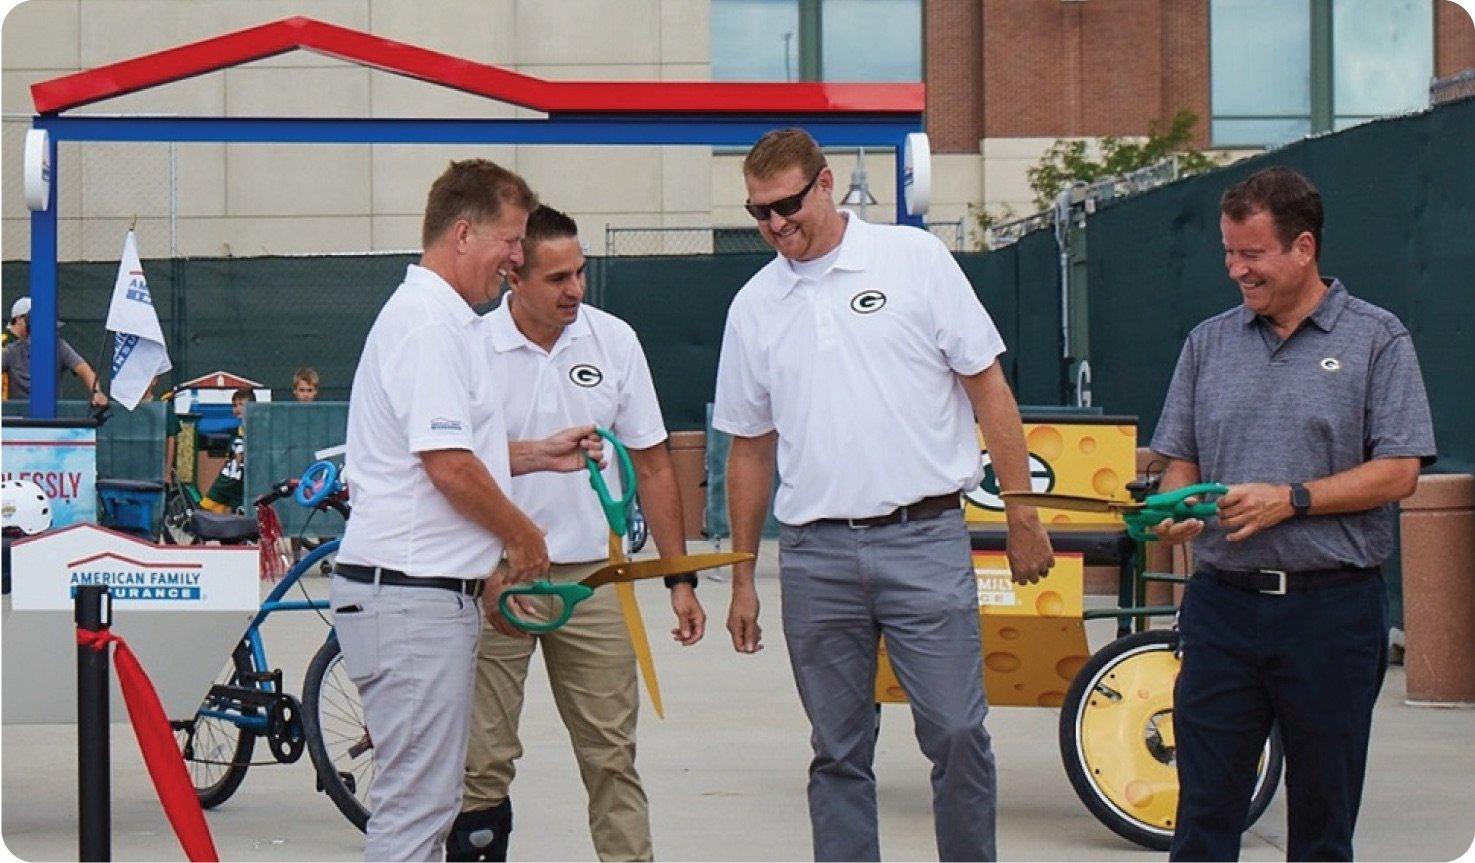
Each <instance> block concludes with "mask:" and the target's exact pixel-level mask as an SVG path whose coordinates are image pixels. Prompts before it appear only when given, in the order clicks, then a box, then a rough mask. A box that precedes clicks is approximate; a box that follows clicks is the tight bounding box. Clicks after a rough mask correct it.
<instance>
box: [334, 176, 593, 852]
mask: <svg viewBox="0 0 1475 863" xmlns="http://www.w3.org/2000/svg"><path fill="white" fill-rule="evenodd" d="M536 205H537V198H536V197H535V196H534V195H533V193H532V191H531V190H530V189H529V188H528V187H527V184H526V183H524V182H523V180H522V178H520V177H518V176H517V175H516V174H513V173H511V172H510V171H507V170H504V169H503V168H500V167H498V166H497V165H495V164H493V163H491V162H488V161H486V160H484V159H469V160H466V161H462V162H452V163H451V165H450V167H449V168H448V169H447V170H446V171H445V173H443V174H442V175H441V176H440V178H439V179H437V180H436V181H435V183H434V185H432V186H431V189H430V196H429V199H428V201H427V202H426V209H425V222H424V227H423V229H422V237H423V243H424V247H425V248H424V252H423V254H422V255H421V258H420V263H419V265H418V266H416V265H412V266H410V268H409V270H408V272H407V273H406V274H405V280H404V283H403V284H401V285H400V286H399V288H398V290H396V291H395V292H394V294H393V295H392V296H391V297H390V298H389V301H388V302H386V303H385V304H384V308H383V309H381V310H380V312H379V316H378V317H377V318H376V319H375V321H374V326H373V327H372V328H371V329H370V331H369V336H368V340H367V341H366V342H365V344H364V352H363V355H362V356H361V357H360V359H359V365H358V370H357V371H356V372H355V374H354V379H353V390H352V392H351V394H350V395H349V403H348V452H347V455H346V461H347V464H348V465H349V467H350V470H351V476H352V488H353V517H352V518H351V519H349V521H348V527H347V530H346V531H345V533H344V537H343V545H342V547H341V549H340V550H339V552H338V561H337V566H336V569H335V572H334V578H333V580H332V585H331V588H330V603H331V606H332V608H333V615H334V624H335V626H336V628H337V633H338V640H339V642H340V644H341V645H342V647H343V665H344V668H345V670H346V671H347V672H348V675H349V677H350V678H351V679H352V680H353V682H354V683H355V684H356V685H357V686H358V689H359V694H360V696H361V697H362V699H363V705H364V716H365V719H366V721H367V724H368V728H369V735H370V736H371V737H372V738H373V741H374V762H375V768H376V776H375V780H374V784H373V786H372V787H371V788H370V790H369V805H370V809H371V811H372V813H373V814H372V815H371V816H370V818H369V826H368V831H367V834H368V835H367V838H366V841H365V845H364V857H365V859H367V860H439V859H441V853H442V849H443V847H444V841H445V836H446V834H447V833H448V832H449V830H450V827H451V822H452V821H453V820H454V819H455V817H456V812H457V810H458V808H459V804H460V799H461V764H462V762H463V760H464V759H465V755H466V732H467V726H468V722H469V720H470V714H471V691H472V674H473V667H474V664H475V657H476V637H477V634H478V633H479V632H480V629H481V627H480V622H481V615H480V613H479V611H480V610H479V608H478V606H477V601H476V600H477V597H479V596H480V595H481V593H482V590H483V585H484V579H485V578H486V577H487V575H488V574H489V573H491V572H492V570H493V568H494V567H496V566H497V562H498V561H499V560H500V559H501V558H502V556H503V552H504V551H505V552H506V557H507V575H506V578H508V579H510V580H512V581H526V580H528V579H531V578H533V577H535V576H539V575H542V574H543V573H545V572H547V570H548V553H547V550H546V548H545V546H544V543H543V537H542V532H541V531H540V530H539V529H538V527H537V525H535V524H534V523H533V522H532V521H531V520H530V519H529V518H528V517H527V516H526V515H524V514H523V513H522V512H521V511H519V510H518V509H517V507H516V506H514V505H513V504H512V502H511V501H510V500H509V499H508V498H507V497H506V495H504V494H503V492H502V489H503V488H506V487H507V486H508V485H509V483H510V482H511V478H512V475H514V474H519V473H528V472H531V471H535V470H561V471H573V470H578V469H581V468H582V466H583V460H584V453H585V452H589V453H591V454H593V455H595V456H596V457H599V454H600V452H601V451H600V448H599V447H598V439H597V438H592V437H591V434H592V432H593V428H592V427H590V426H584V427H582V428H574V429H567V430H565V431H563V432H560V433H559V434H556V435H553V436H551V437H549V438H547V439H545V440H541V441H531V442H519V443H514V444H512V445H511V446H510V447H509V445H508V441H507V433H506V428H505V420H504V417H503V415H502V413H501V402H500V400H499V398H498V395H497V391H496V382H495V381H493V379H492V377H491V376H490V375H489V374H488V373H487V370H486V367H485V365H484V363H483V362H482V360H481V357H482V343H481V339H482V334H481V331H482V329H483V323H484V322H483V320H482V318H480V317H479V316H478V315H477V314H476V312H475V311H474V310H473V306H476V305H481V304H485V303H487V302H490V301H491V300H492V299H494V298H495V297H496V296H497V294H498V292H499V291H500V290H501V283H502V278H503V275H504V274H505V272H506V271H507V270H508V269H509V268H510V267H513V266H516V265H517V264H518V263H519V262H520V261H521V260H522V252H521V245H520V244H521V240H522V234H523V229H524V226H525V225H526V223H527V214H528V212H529V211H530V210H531V209H532V208H533V207H535V206H536Z"/></svg>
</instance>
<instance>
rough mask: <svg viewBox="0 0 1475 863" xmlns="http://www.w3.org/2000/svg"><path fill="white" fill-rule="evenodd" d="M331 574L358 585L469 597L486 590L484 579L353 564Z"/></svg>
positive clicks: (342, 564)
mask: <svg viewBox="0 0 1475 863" xmlns="http://www.w3.org/2000/svg"><path fill="white" fill-rule="evenodd" d="M333 574H334V575H338V576H342V577H343V578H346V579H348V580H349V581H357V582H359V583H360V584H373V583H374V582H375V581H378V582H379V583H380V584H392V585H394V586H395V587H435V588H439V589H441V590H451V591H455V592H456V593H463V594H465V595H467V596H471V597H479V596H481V592H482V590H483V589H485V588H486V579H484V578H443V577H441V576H435V575H423V576H422V575H406V574H404V573H403V572H400V571H399V570H397V569H385V568H384V567H382V566H359V565H358V564H354V563H340V564H336V565H335V566H334V567H333Z"/></svg>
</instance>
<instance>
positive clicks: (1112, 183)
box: [984, 156, 1180, 249]
mask: <svg viewBox="0 0 1475 863" xmlns="http://www.w3.org/2000/svg"><path fill="white" fill-rule="evenodd" d="M1179 175H1180V171H1179V166H1178V157H1177V156H1172V157H1170V158H1167V159H1164V160H1163V161H1161V162H1158V163H1157V164H1155V165H1148V166H1147V167H1145V168H1138V169H1137V170H1135V171H1132V172H1130V173H1127V174H1122V175H1120V176H1116V177H1107V178H1106V179H1103V180H1097V181H1096V182H1094V183H1091V184H1089V185H1088V184H1086V183H1078V184H1077V185H1075V186H1074V187H1072V188H1071V189H1070V204H1071V206H1077V205H1079V206H1081V207H1083V208H1084V209H1085V211H1086V213H1087V214H1088V215H1089V214H1091V213H1094V212H1096V207H1097V206H1098V205H1099V204H1103V203H1106V202H1107V201H1110V200H1112V199H1114V198H1119V197H1125V196H1128V195H1136V194H1140V193H1142V192H1146V191H1147V190H1149V189H1156V188H1157V187H1158V186H1165V185H1167V184H1168V183H1171V182H1173V181H1174V180H1177V179H1178V177H1179ZM1055 221H1056V210H1055V208H1051V209H1048V210H1043V211H1041V212H1038V213H1035V214H1033V215H1030V216H1025V217H1023V218H1020V219H1013V220H1011V221H1008V222H1000V223H999V224H997V225H994V226H992V227H990V228H989V229H988V233H987V234H986V235H985V237H984V244H985V246H986V248H988V249H997V248H1000V247H1003V246H1008V245H1011V244H1013V243H1017V242H1019V238H1020V237H1023V236H1024V235H1025V234H1029V233H1032V232H1034V231H1038V230H1042V229H1044V228H1049V227H1052V226H1053V225H1054V224H1055Z"/></svg>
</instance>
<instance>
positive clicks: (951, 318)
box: [927, 241, 1004, 375]
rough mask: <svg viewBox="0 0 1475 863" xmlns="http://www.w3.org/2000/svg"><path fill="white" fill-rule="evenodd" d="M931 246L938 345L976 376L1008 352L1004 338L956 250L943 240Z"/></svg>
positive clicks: (930, 296)
mask: <svg viewBox="0 0 1475 863" xmlns="http://www.w3.org/2000/svg"><path fill="white" fill-rule="evenodd" d="M929 245H930V248H931V253H930V254H929V256H928V259H927V260H928V267H929V272H928V291H927V302H928V304H929V306H930V308H931V311H932V325H933V330H934V333H935V336H936V339H937V347H938V349H939V350H941V351H942V353H943V356H945V357H947V362H948V367H949V368H951V369H952V370H953V371H954V372H957V373H958V374H960V375H976V374H978V373H979V372H981V371H983V370H984V369H986V368H988V367H989V366H991V365H993V364H994V360H995V359H996V358H997V357H998V356H999V354H1002V353H1003V352H1004V339H1003V337H1002V336H1000V335H999V329H998V327H996V326H994V321H993V318H991V317H989V314H988V310H986V309H985V308H984V307H983V303H981V302H979V301H978V295H977V294H976V293H974V291H973V285H972V283H970V282H969V281H968V277H967V276H965V275H963V269H962V268H961V267H959V266H958V262H957V260H955V259H954V258H953V256H952V253H951V252H949V251H948V250H947V247H946V246H944V245H943V244H942V243H941V242H940V241H939V242H936V243H932V244H929Z"/></svg>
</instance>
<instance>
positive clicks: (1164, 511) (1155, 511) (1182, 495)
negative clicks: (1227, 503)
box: [1122, 482, 1229, 542]
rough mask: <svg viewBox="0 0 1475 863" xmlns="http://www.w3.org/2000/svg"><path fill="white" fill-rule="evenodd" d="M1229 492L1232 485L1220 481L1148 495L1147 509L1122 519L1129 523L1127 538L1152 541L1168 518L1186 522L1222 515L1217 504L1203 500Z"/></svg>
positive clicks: (1131, 513)
mask: <svg viewBox="0 0 1475 863" xmlns="http://www.w3.org/2000/svg"><path fill="white" fill-rule="evenodd" d="M1228 493H1229V486H1227V485H1223V484H1221V483H1217V482H1201V483H1198V484H1197V485H1189V486H1184V487H1183V488H1178V489H1174V490H1172V491H1165V492H1163V493H1161V494H1152V495H1148V496H1147V499H1146V500H1145V501H1143V503H1145V504H1147V506H1146V507H1144V508H1143V509H1139V510H1137V511H1136V512H1129V513H1127V514H1126V515H1124V516H1123V517H1122V520H1123V521H1125V522H1126V523H1127V535H1128V536H1130V537H1132V538H1133V539H1135V540H1137V541H1138V542H1152V541H1153V540H1156V539H1157V536H1156V535H1155V534H1154V533H1153V532H1152V528H1153V526H1154V525H1156V524H1158V523H1160V522H1161V521H1162V520H1163V519H1165V518H1171V519H1172V520H1173V521H1183V520H1184V519H1189V518H1208V517H1209V516H1213V515H1218V514H1219V504H1218V502H1217V501H1211V500H1203V499H1202V498H1205V497H1207V496H1209V495H1214V496H1218V495H1222V494H1228ZM1190 497H1197V498H1200V501H1199V502H1198V503H1188V498H1190Z"/></svg>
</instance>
